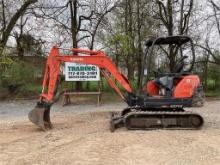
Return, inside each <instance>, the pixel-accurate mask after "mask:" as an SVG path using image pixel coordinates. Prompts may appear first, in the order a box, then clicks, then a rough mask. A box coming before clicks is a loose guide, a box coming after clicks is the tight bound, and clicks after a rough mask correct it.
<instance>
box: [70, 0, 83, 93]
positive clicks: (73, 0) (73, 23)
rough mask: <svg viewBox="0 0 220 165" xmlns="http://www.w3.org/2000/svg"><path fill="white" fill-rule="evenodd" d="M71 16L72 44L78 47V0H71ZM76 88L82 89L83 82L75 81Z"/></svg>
mask: <svg viewBox="0 0 220 165" xmlns="http://www.w3.org/2000/svg"><path fill="white" fill-rule="evenodd" d="M69 3H70V14H71V15H70V18H71V34H72V46H73V48H77V47H78V45H77V33H78V30H77V27H78V23H77V0H70V1H69ZM75 90H76V91H82V83H81V82H79V81H77V82H76V83H75Z"/></svg>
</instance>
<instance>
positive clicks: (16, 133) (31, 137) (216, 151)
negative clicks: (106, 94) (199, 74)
mask: <svg viewBox="0 0 220 165" xmlns="http://www.w3.org/2000/svg"><path fill="white" fill-rule="evenodd" d="M3 104H5V107H10V108H11V111H10V112H11V113H12V114H17V113H14V112H13V107H14V109H16V108H18V107H20V109H21V108H22V107H23V106H25V105H26V104H25V103H20V102H19V103H13V105H14V104H15V105H17V106H12V105H11V103H10V105H11V106H9V105H8V103H3ZM3 104H2V103H1V106H2V107H4V106H3ZM33 104H34V102H33ZM29 105H30V106H31V105H32V103H29ZM123 107H125V105H124V104H123V103H117V104H113V103H112V104H108V105H103V106H101V107H96V106H94V105H84V106H82V105H77V106H68V107H64V108H63V109H62V111H60V110H59V109H60V108H61V107H60V105H55V106H54V107H53V110H54V111H53V115H52V121H54V122H53V125H54V129H52V130H50V131H47V132H42V131H40V130H39V129H38V128H36V127H35V126H34V125H32V124H31V123H30V122H29V121H28V120H27V119H26V112H27V110H26V109H23V112H22V114H24V115H21V116H20V117H16V116H13V115H11V116H10V115H8V114H7V113H9V111H6V110H5V113H4V114H3V115H4V116H6V118H5V119H4V120H1V121H0V151H1V152H0V164H77V165H78V164H82V165H86V164H91V165H94V164H100V165H102V164H107V165H108V164H109V165H110V164H111V165H112V164H117V165H118V164H122V165H123V164H126V165H127V164H128V165H129V164H130V165H133V164H174V165H176V164H187V165H188V164H204V165H207V164H219V162H220V147H219V146H220V113H219V110H220V109H219V107H220V101H209V102H208V103H206V105H205V106H204V107H203V108H193V109H192V110H193V111H195V112H198V113H200V114H201V115H202V116H204V119H205V125H204V127H203V128H202V129H201V130H197V131H189V130H154V131H127V130H126V129H124V128H122V129H119V130H117V131H116V132H115V133H110V131H109V112H108V111H113V110H115V111H118V110H120V109H122V108H123ZM0 111H1V107H0ZM0 117H1V113H0Z"/></svg>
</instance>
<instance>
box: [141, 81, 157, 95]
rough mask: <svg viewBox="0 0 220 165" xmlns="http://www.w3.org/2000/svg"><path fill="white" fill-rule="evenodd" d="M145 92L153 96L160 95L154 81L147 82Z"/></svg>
mask: <svg viewBox="0 0 220 165" xmlns="http://www.w3.org/2000/svg"><path fill="white" fill-rule="evenodd" d="M144 91H147V93H149V94H150V95H151V96H155V95H158V93H159V89H158V87H157V86H156V85H155V84H154V82H153V81H152V80H151V81H148V82H147V85H146V86H145V89H144Z"/></svg>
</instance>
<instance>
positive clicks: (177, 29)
mask: <svg viewBox="0 0 220 165" xmlns="http://www.w3.org/2000/svg"><path fill="white" fill-rule="evenodd" d="M193 3H194V0H189V1H186V0H181V1H173V0H167V1H166V4H165V2H163V1H161V0H156V4H157V10H156V12H155V14H156V15H155V18H156V19H159V20H160V21H161V22H162V25H163V26H164V27H165V29H166V32H167V35H168V36H173V35H187V34H188V31H189V27H190V25H189V23H190V18H191V14H192V10H193ZM174 20H175V21H174ZM177 22H179V23H177ZM178 50H179V47H178V46H174V45H172V44H170V45H169V49H168V53H166V54H167V55H168V58H169V68H170V71H173V66H175V63H176V60H177V53H178Z"/></svg>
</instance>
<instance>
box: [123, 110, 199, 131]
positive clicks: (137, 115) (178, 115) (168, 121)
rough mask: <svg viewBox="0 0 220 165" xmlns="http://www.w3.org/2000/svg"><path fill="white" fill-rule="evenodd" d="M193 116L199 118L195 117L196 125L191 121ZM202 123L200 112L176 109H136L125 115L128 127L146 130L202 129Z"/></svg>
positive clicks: (125, 124)
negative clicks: (168, 110)
mask: <svg viewBox="0 0 220 165" xmlns="http://www.w3.org/2000/svg"><path fill="white" fill-rule="evenodd" d="M151 116H152V117H151ZM169 116H170V117H169ZM172 117H173V118H172ZM192 117H196V118H197V119H196V120H195V118H194V122H196V124H194V125H193V124H192V122H191V121H192V120H191V119H192ZM132 118H133V121H132V120H131V119H132ZM146 118H148V119H149V120H146ZM184 118H185V119H184ZM138 120H139V121H138ZM177 120H178V121H177ZM181 120H182V121H181ZM183 120H185V121H183ZM132 122H133V123H132ZM151 122H152V123H151ZM150 123H151V124H152V125H151V124H150ZM155 123H156V124H155ZM177 123H178V124H177ZM131 124H134V125H133V126H132V125H131ZM175 124H176V125H175ZM184 124H185V126H184ZM189 124H191V125H189ZM202 125H203V118H202V117H201V116H200V115H199V114H196V113H193V112H189V111H175V112H166V111H145V112H140V111H139V112H137V111H136V112H129V113H127V114H126V115H125V116H124V126H125V127H126V128H127V129H132V130H140V129H141V130H143V129H146V130H149V129H150V130H152V129H178V130H179V129H188V130H196V129H200V128H201V127H202Z"/></svg>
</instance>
